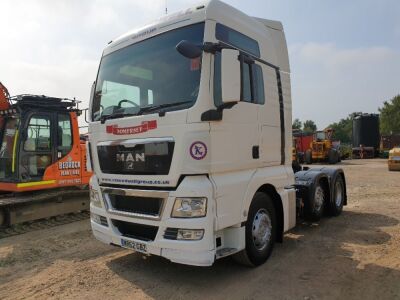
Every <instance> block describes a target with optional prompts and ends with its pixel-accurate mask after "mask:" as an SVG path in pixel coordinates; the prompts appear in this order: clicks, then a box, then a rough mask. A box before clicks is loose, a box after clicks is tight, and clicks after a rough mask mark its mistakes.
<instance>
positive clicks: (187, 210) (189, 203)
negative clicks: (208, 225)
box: [171, 198, 207, 218]
mask: <svg viewBox="0 0 400 300" xmlns="http://www.w3.org/2000/svg"><path fill="white" fill-rule="evenodd" d="M206 213H207V198H176V199H175V203H174V208H173V209H172V214H171V217H173V218H200V217H204V216H205V215H206Z"/></svg>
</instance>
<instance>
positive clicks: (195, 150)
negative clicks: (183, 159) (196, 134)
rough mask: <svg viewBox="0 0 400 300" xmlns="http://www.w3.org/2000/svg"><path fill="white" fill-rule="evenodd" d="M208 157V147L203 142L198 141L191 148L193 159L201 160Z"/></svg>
mask: <svg viewBox="0 0 400 300" xmlns="http://www.w3.org/2000/svg"><path fill="white" fill-rule="evenodd" d="M206 155H207V146H206V144H204V143H203V142H200V141H197V142H194V143H193V144H192V145H191V146H190V156H191V157H192V158H193V159H196V160H201V159H203V158H204V157H206Z"/></svg>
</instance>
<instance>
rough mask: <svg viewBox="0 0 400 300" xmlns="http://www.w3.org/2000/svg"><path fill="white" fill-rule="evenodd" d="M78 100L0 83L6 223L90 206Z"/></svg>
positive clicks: (0, 205) (0, 181) (0, 172)
mask: <svg viewBox="0 0 400 300" xmlns="http://www.w3.org/2000/svg"><path fill="white" fill-rule="evenodd" d="M81 112H82V111H81V110H79V108H78V101H76V100H69V99H61V98H53V97H46V96H37V95H20V96H15V97H10V94H9V93H8V90H7V89H6V87H5V86H4V85H2V84H1V83H0V227H4V226H9V225H13V224H16V223H23V222H27V221H32V220H36V219H42V218H48V217H52V216H56V215H61V214H67V213H72V212H78V211H83V210H88V208H89V192H88V189H87V186H88V184H89V179H90V177H91V173H90V172H88V170H87V169H86V142H85V141H84V140H83V139H81V136H80V134H79V127H78V116H79V115H80V114H81Z"/></svg>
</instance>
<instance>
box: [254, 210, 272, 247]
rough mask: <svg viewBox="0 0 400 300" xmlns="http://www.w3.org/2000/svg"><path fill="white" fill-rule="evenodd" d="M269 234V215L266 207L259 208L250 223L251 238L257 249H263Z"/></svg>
mask: <svg viewBox="0 0 400 300" xmlns="http://www.w3.org/2000/svg"><path fill="white" fill-rule="evenodd" d="M271 235H272V222H271V217H270V216H269V213H268V211H267V210H266V209H264V208H262V209H259V210H258V211H257V213H256V214H255V216H254V219H253V224H252V238H253V243H254V246H255V247H256V249H257V250H259V251H262V250H264V249H265V248H266V247H267V246H268V244H269V241H270V239H271Z"/></svg>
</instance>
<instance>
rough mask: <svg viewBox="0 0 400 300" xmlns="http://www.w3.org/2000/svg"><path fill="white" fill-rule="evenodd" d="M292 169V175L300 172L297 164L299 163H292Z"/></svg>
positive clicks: (299, 166) (295, 161)
mask: <svg viewBox="0 0 400 300" xmlns="http://www.w3.org/2000/svg"><path fill="white" fill-rule="evenodd" d="M292 169H293V173H297V172H299V171H301V165H300V164H299V162H298V161H297V160H294V161H292Z"/></svg>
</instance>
